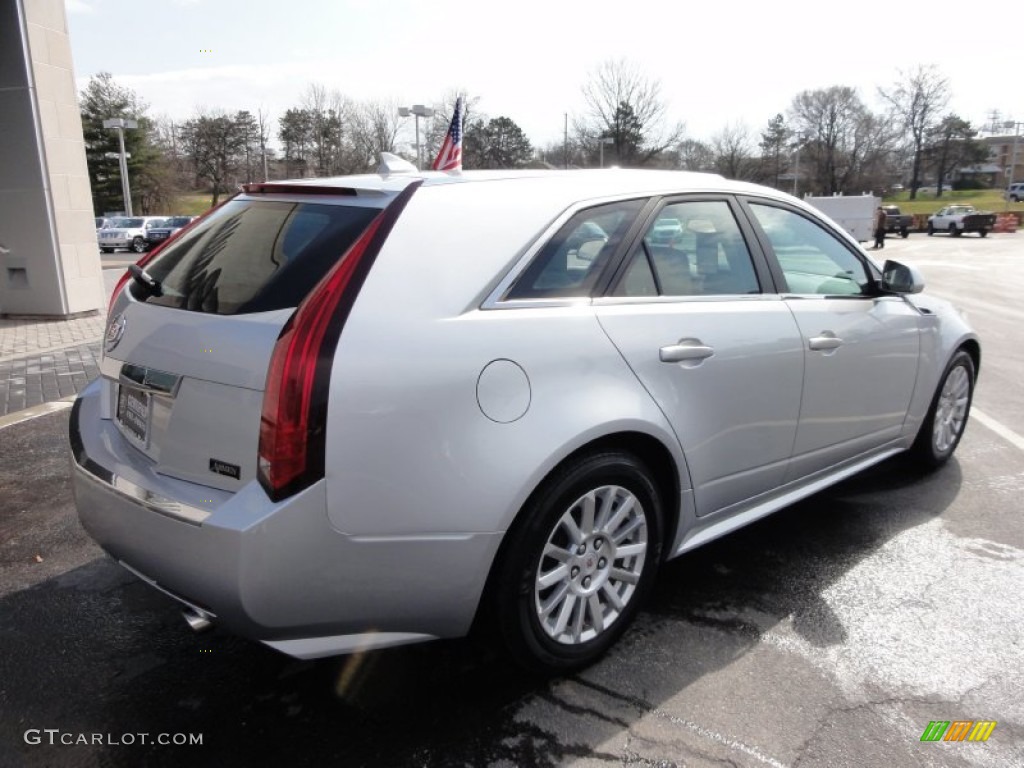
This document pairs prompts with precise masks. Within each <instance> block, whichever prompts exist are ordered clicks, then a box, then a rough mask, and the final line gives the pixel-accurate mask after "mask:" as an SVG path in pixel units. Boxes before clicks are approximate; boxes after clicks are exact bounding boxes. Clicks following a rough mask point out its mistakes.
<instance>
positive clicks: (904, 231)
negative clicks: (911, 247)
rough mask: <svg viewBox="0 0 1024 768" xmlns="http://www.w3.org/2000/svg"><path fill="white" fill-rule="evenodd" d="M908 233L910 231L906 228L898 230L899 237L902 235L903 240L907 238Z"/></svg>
mask: <svg viewBox="0 0 1024 768" xmlns="http://www.w3.org/2000/svg"><path fill="white" fill-rule="evenodd" d="M909 234H910V231H909V230H906V229H901V230H900V237H902V238H903V239H904V240H906V238H907V236H908V235H909Z"/></svg>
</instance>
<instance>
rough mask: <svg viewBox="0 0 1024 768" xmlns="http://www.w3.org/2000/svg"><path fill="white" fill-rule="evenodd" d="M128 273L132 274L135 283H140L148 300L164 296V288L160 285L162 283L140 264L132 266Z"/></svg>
mask: <svg viewBox="0 0 1024 768" xmlns="http://www.w3.org/2000/svg"><path fill="white" fill-rule="evenodd" d="M128 271H129V272H130V273H131V275H132V277H133V278H134V279H135V282H136V283H138V284H139V285H140V286H141V287H142V288H143V290H145V292H146V298H148V297H150V296H163V293H164V291H163V286H161V285H160V281H159V280H157V279H156V278H155V277H153V276H152V275H151V274H149V272H147V271H146V270H144V269H143V268H142V267H140V266H139V265H138V264H132V265H130V266H129V267H128Z"/></svg>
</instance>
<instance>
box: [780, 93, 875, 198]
mask: <svg viewBox="0 0 1024 768" xmlns="http://www.w3.org/2000/svg"><path fill="white" fill-rule="evenodd" d="M790 112H791V116H792V120H793V123H794V124H795V127H796V132H797V134H799V135H801V136H803V137H804V141H802V142H801V156H800V161H801V163H803V162H804V157H806V158H807V163H808V165H809V166H810V168H811V170H812V177H813V179H814V181H815V182H816V186H817V187H818V191H819V192H820V193H821V194H824V195H833V194H836V193H840V192H848V191H852V190H853V189H854V187H855V186H857V184H860V180H859V177H860V175H861V172H862V171H863V168H864V164H865V160H866V158H867V156H868V155H869V154H871V153H873V152H877V151H878V141H879V140H880V138H881V137H882V136H883V135H884V125H883V124H882V123H881V121H879V120H878V119H877V118H876V117H874V116H873V115H872V114H871V113H870V112H869V111H868V109H867V107H865V106H864V103H863V102H862V101H861V100H860V97H859V96H858V95H857V91H856V90H855V89H854V88H850V87H848V86H844V85H833V86H830V87H829V88H820V89H817V90H810V91H801V92H800V93H798V94H797V95H796V97H794V99H793V104H792V106H791V107H790ZM858 191H862V190H858Z"/></svg>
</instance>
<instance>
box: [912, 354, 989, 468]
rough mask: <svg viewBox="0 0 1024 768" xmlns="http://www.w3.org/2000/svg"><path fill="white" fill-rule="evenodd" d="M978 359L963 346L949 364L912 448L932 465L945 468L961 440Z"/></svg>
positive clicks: (969, 405) (925, 462) (972, 394)
mask: <svg viewBox="0 0 1024 768" xmlns="http://www.w3.org/2000/svg"><path fill="white" fill-rule="evenodd" d="M974 378H975V371H974V360H973V359H972V358H971V356H970V355H969V354H967V353H966V352H964V351H963V350H962V349H961V350H960V351H959V352H957V353H956V354H955V355H954V356H953V359H952V360H950V361H949V365H948V366H946V371H945V373H944V374H943V376H942V379H941V381H940V382H939V388H938V389H937V390H936V392H935V397H934V398H932V404H931V407H930V408H929V409H928V415H927V416H926V417H925V420H924V423H923V424H922V425H921V430H920V431H919V432H918V433H917V438H916V439H915V440H914V445H913V447H912V448H911V452H912V453H913V455H914V456H915V457H916V458H917V459H918V460H919V461H921V463H923V464H925V465H926V466H928V467H941V466H942V465H943V464H945V463H946V462H947V461H949V458H950V456H952V455H953V451H955V450H956V447H957V445H958V444H959V443H960V438H961V437H962V436H963V434H964V428H965V427H966V426H967V416H968V415H969V414H970V412H971V399H972V398H973V396H974Z"/></svg>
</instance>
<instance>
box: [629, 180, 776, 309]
mask: <svg viewBox="0 0 1024 768" xmlns="http://www.w3.org/2000/svg"><path fill="white" fill-rule="evenodd" d="M760 290H761V287H760V284H759V283H758V281H757V275H756V273H755V272H754V264H753V261H752V260H751V258H750V251H749V250H747V244H746V241H745V240H744V239H743V235H742V234H741V232H740V228H739V225H738V224H737V223H736V219H735V218H734V217H733V215H732V211H731V210H730V209H729V204H728V203H726V202H725V201H722V200H715V201H695V202H683V203H673V204H671V205H667V206H665V207H664V208H663V209H662V210H661V212H660V213H659V214H658V216H657V218H656V219H655V220H654V222H653V223H652V224H651V226H650V228H649V229H648V230H647V233H646V234H645V235H644V238H643V240H642V241H641V242H640V244H639V245H638V246H637V247H636V248H635V249H634V252H633V253H632V254H630V261H629V266H628V267H627V269H626V272H625V274H624V275H623V277H622V278H621V280H620V282H619V284H618V285H617V286H616V288H615V291H614V292H613V294H614V295H616V296H658V295H661V296H716V295H729V294H747V293H759V292H760Z"/></svg>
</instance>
